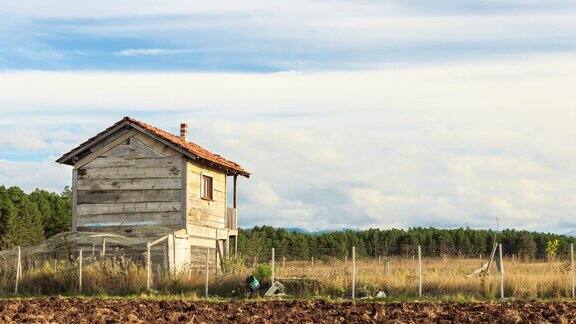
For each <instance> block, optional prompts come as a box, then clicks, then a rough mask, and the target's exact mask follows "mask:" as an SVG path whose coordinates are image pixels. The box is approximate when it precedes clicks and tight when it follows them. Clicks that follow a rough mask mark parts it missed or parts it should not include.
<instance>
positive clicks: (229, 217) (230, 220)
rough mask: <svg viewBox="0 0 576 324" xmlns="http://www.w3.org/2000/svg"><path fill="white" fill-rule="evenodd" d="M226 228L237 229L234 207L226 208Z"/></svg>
mask: <svg viewBox="0 0 576 324" xmlns="http://www.w3.org/2000/svg"><path fill="white" fill-rule="evenodd" d="M226 228H227V229H230V230H236V229H238V219H237V218H236V208H230V207H227V208H226Z"/></svg>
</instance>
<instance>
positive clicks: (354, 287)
mask: <svg viewBox="0 0 576 324" xmlns="http://www.w3.org/2000/svg"><path fill="white" fill-rule="evenodd" d="M355 298H356V247H355V246H353V247H352V299H355Z"/></svg>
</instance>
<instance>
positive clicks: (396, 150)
mask: <svg viewBox="0 0 576 324" xmlns="http://www.w3.org/2000/svg"><path fill="white" fill-rule="evenodd" d="M573 84H576V58H575V57H573V56H570V55H563V56H548V57H531V58H526V59H524V60H515V61H481V62H474V63H459V64H453V65H443V66H420V67H406V68H394V69H387V70H380V71H370V72H368V71H364V72H332V73H282V74H223V73H215V74H209V73H148V72H133V73H131V72H37V71H21V72H14V71H6V72H1V73H0V89H1V90H0V107H2V108H0V114H1V115H2V118H1V120H0V125H2V126H3V128H4V129H6V128H11V129H18V128H19V127H20V126H21V125H27V127H29V128H33V129H34V132H33V133H34V134H38V136H39V137H38V139H40V140H41V141H43V142H41V144H42V143H52V142H60V143H66V145H70V146H71V145H73V144H77V143H79V142H80V141H83V140H85V139H86V138H87V137H88V136H90V135H94V134H95V133H96V132H98V131H100V130H101V129H103V128H105V127H106V126H108V125H109V124H111V123H112V122H114V121H116V120H117V119H119V118H121V117H122V116H123V115H125V114H131V113H134V112H135V117H140V118H142V119H143V120H145V121H148V122H150V123H153V124H156V125H158V126H160V127H162V128H166V129H168V130H172V131H174V132H176V131H177V129H178V124H179V122H181V121H187V122H189V124H190V138H191V139H192V140H193V141H196V142H198V143H199V144H204V145H205V146H206V147H208V148H211V149H212V150H214V151H216V152H217V153H221V154H222V155H223V156H226V157H229V158H232V159H234V160H237V161H238V162H241V163H242V164H243V165H244V166H246V167H247V168H249V169H250V170H251V171H252V172H253V176H252V177H251V178H250V179H248V180H242V181H241V182H240V183H239V193H240V211H239V215H240V222H241V224H243V225H252V224H273V225H277V226H302V227H308V228H325V227H342V226H351V227H357V226H358V227H367V226H380V227H389V226H471V227H491V228H495V223H496V221H495V220H496V217H498V218H499V222H500V226H501V227H514V228H526V229H539V230H552V231H557V232H567V231H568V230H571V228H566V226H573V225H576V224H572V222H571V221H570V219H571V217H572V216H571V214H572V211H573V210H574V209H576V194H575V190H574V183H576V167H575V166H574V164H573V163H571V161H574V160H575V159H576V148H575V147H574V145H573V138H575V136H576V129H575V128H574V127H573V125H574V123H575V122H576V114H575V113H574V112H575V111H576V110H575V109H574V108H576V107H574V104H573V103H574V102H576V97H575V96H576V94H575V93H574V92H573V91H572V85H573ZM26 89H34V91H33V95H31V94H30V91H28V90H26ZM78 107H80V108H78ZM82 107H84V109H82ZM166 108H170V109H169V110H165V109H166ZM70 127H74V129H75V130H74V131H71V130H70ZM76 128H80V129H76ZM0 134H4V135H3V136H6V135H5V134H6V133H5V132H4V133H0ZM43 134H44V135H43ZM2 142H4V141H2ZM32 144H33V143H32ZM32 144H30V145H31V146H30V148H29V150H34V147H35V146H34V145H32ZM0 145H2V144H0ZM27 145H28V144H27ZM48 145H50V144H48ZM11 149H13V148H10V147H7V146H3V148H2V150H3V151H4V152H6V150H11ZM51 149H52V150H58V151H59V150H61V149H60V148H58V147H56V146H53V147H52V148H51ZM60 153H62V152H61V151H60ZM54 154H56V153H54ZM1 163H2V171H0V172H3V173H0V181H2V183H9V184H20V185H23V186H25V187H26V188H33V187H35V186H41V187H44V186H45V187H48V188H55V189H56V188H61V187H62V186H63V185H64V184H67V183H69V175H68V173H69V170H68V169H67V168H64V169H63V170H64V171H60V170H61V168H59V167H56V166H54V165H53V164H50V163H47V162H15V161H6V160H3V161H2V162H1ZM30 170H34V172H43V173H46V174H48V176H44V175H36V174H34V173H31V172H30ZM66 170H68V171H66Z"/></svg>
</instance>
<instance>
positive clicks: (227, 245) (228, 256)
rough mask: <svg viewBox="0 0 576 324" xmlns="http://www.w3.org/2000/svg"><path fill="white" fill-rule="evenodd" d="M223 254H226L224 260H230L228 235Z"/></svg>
mask: <svg viewBox="0 0 576 324" xmlns="http://www.w3.org/2000/svg"><path fill="white" fill-rule="evenodd" d="M225 250H226V251H225V253H226V260H229V259H230V235H228V239H227V240H226V248H225Z"/></svg>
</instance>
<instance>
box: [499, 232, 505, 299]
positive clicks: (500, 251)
mask: <svg viewBox="0 0 576 324" xmlns="http://www.w3.org/2000/svg"><path fill="white" fill-rule="evenodd" d="M498 258H499V259H500V298H501V299H504V262H503V261H502V243H500V244H498Z"/></svg>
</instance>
